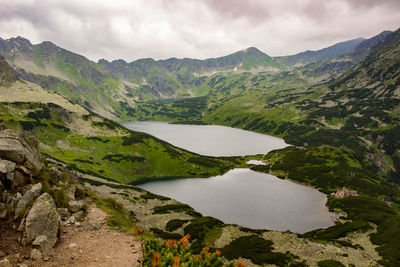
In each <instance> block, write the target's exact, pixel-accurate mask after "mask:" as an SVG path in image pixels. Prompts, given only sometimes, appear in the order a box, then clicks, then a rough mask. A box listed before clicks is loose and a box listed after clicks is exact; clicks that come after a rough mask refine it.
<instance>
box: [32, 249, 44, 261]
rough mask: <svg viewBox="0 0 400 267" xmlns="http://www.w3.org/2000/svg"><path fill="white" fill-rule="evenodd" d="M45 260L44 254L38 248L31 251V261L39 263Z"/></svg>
mask: <svg viewBox="0 0 400 267" xmlns="http://www.w3.org/2000/svg"><path fill="white" fill-rule="evenodd" d="M42 258H43V256H42V252H40V250H38V249H37V248H34V249H32V251H31V260H34V261H38V260H41V259H42Z"/></svg>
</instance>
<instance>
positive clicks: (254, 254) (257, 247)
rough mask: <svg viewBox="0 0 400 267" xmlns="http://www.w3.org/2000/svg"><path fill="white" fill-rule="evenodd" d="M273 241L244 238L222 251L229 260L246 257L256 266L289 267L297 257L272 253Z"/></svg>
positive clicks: (254, 236)
mask: <svg viewBox="0 0 400 267" xmlns="http://www.w3.org/2000/svg"><path fill="white" fill-rule="evenodd" d="M272 244H273V243H272V241H269V240H265V239H263V238H260V237H258V236H256V235H250V236H242V237H239V238H238V239H236V240H234V241H232V242H231V243H230V244H229V245H227V246H225V247H224V248H222V249H221V252H222V255H223V256H224V257H226V258H227V259H229V260H230V259H236V258H239V257H244V258H247V259H250V260H251V261H252V262H253V263H255V264H260V265H262V264H265V263H269V264H276V265H278V266H287V265H288V263H290V262H291V261H294V259H295V257H294V256H293V255H291V254H290V253H286V254H283V253H277V252H272V249H273V248H272Z"/></svg>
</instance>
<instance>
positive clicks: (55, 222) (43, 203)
mask: <svg viewBox="0 0 400 267" xmlns="http://www.w3.org/2000/svg"><path fill="white" fill-rule="evenodd" d="M59 226H60V216H59V215H58V213H57V208H56V204H55V203H54V200H53V198H52V197H51V196H50V195H49V194H48V193H43V194H42V195H41V196H40V197H38V198H37V199H36V201H35V203H33V206H32V209H31V210H30V211H29V213H28V216H27V217H26V224H25V231H24V242H23V243H25V244H28V243H30V242H32V241H34V240H35V239H36V238H37V237H38V236H40V235H45V236H47V239H48V240H49V243H50V245H51V246H52V247H54V245H55V243H56V242H57V233H58V228H59Z"/></svg>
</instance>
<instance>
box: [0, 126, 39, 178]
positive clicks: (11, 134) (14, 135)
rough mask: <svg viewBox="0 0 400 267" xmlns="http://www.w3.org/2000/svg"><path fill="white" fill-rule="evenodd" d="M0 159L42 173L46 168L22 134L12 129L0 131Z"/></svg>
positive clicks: (37, 153)
mask: <svg viewBox="0 0 400 267" xmlns="http://www.w3.org/2000/svg"><path fill="white" fill-rule="evenodd" d="M0 158H2V159H5V160H9V161H12V162H14V163H16V164H21V165H24V166H25V167H26V168H28V169H29V170H32V169H35V170H37V171H40V170H42V169H43V166H44V165H43V162H42V160H41V157H40V154H39V152H38V151H37V150H36V149H35V148H33V147H32V146H31V145H29V143H28V142H27V140H26V139H25V137H24V136H23V135H22V133H20V132H18V131H14V130H10V129H7V130H3V131H0Z"/></svg>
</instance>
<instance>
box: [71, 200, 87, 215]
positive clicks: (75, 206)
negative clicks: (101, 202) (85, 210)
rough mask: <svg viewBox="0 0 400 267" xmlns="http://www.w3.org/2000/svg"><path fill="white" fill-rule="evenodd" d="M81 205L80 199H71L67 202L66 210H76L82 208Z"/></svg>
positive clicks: (72, 211)
mask: <svg viewBox="0 0 400 267" xmlns="http://www.w3.org/2000/svg"><path fill="white" fill-rule="evenodd" d="M82 205H83V203H82V202H81V201H76V200H71V201H70V202H68V210H69V211H70V212H71V213H75V212H78V211H80V210H81V209H82Z"/></svg>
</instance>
